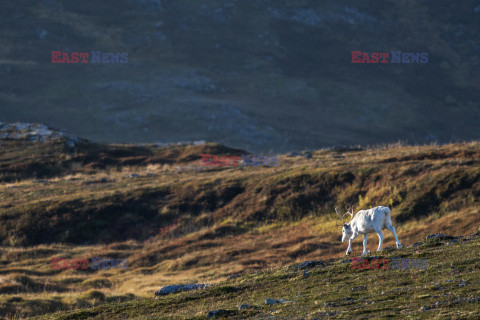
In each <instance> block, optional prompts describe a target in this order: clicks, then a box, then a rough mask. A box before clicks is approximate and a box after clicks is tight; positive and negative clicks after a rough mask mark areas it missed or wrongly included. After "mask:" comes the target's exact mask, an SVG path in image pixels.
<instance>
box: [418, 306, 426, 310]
mask: <svg viewBox="0 0 480 320" xmlns="http://www.w3.org/2000/svg"><path fill="white" fill-rule="evenodd" d="M427 310H428V308H427V307H426V306H422V307H421V308H420V311H427Z"/></svg>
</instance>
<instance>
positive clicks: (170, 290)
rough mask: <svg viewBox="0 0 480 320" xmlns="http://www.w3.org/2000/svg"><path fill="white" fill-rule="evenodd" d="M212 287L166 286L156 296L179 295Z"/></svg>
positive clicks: (190, 285)
mask: <svg viewBox="0 0 480 320" xmlns="http://www.w3.org/2000/svg"><path fill="white" fill-rule="evenodd" d="M209 286H211V284H182V285H178V284H174V285H170V286H165V287H163V288H162V289H160V290H158V291H156V292H155V295H156V296H163V295H167V294H171V293H177V292H181V291H189V290H196V289H204V288H206V287H209Z"/></svg>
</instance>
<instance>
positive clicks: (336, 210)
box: [335, 207, 345, 227]
mask: <svg viewBox="0 0 480 320" xmlns="http://www.w3.org/2000/svg"><path fill="white" fill-rule="evenodd" d="M335 212H336V213H337V214H338V216H339V217H340V219H342V224H341V225H339V224H338V223H335V224H336V225H337V227H340V226H342V225H343V224H344V223H345V221H344V220H343V217H344V216H345V215H341V214H340V212H338V209H337V207H335Z"/></svg>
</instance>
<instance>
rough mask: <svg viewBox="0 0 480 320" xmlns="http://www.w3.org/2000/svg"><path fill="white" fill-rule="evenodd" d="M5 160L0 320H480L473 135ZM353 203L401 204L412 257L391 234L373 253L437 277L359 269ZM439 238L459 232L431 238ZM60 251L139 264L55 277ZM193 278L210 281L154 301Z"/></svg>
mask: <svg viewBox="0 0 480 320" xmlns="http://www.w3.org/2000/svg"><path fill="white" fill-rule="evenodd" d="M0 151H1V152H0V242H1V247H0V293H1V295H0V306H1V307H0V313H1V314H0V317H3V318H4V319H22V318H27V317H37V318H38V319H87V318H91V319H125V318H129V319H150V318H152V317H154V318H157V319H203V318H206V317H208V316H209V314H210V316H212V317H213V316H215V317H229V318H232V319H248V318H268V317H271V316H272V317H276V318H278V319H283V318H289V319H291V318H304V319H308V318H310V319H314V318H323V317H325V316H330V317H332V318H348V319H352V318H365V317H369V318H371V317H374V318H375V317H376V318H388V317H391V318H398V317H401V318H411V317H415V318H417V319H432V318H435V319H451V318H462V319H474V318H475V317H476V316H477V314H478V310H479V309H480V308H479V306H480V305H479V301H480V293H479V288H480V285H479V280H478V279H479V275H480V273H479V271H478V268H479V267H480V262H479V261H478V256H479V252H480V238H479V236H478V234H476V235H472V234H474V233H476V232H477V231H478V225H479V222H480V211H479V201H478V199H480V143H478V142H471V143H458V144H448V145H423V146H407V145H402V144H401V143H398V144H394V145H384V146H375V147H365V148H350V149H341V148H338V149H329V150H317V151H312V152H311V153H309V155H310V156H308V157H306V156H304V155H302V154H301V153H300V154H297V155H296V156H292V155H281V156H279V164H278V166H274V167H258V166H256V167H243V168H242V167H228V166H222V167H218V166H212V167H202V166H201V154H212V155H230V156H240V155H241V154H242V153H244V151H242V150H236V149H230V148H227V147H223V146H220V145H217V144H212V143H207V144H204V145H190V146H170V147H155V146H153V145H143V146H133V145H106V144H95V143H89V142H86V141H79V142H78V143H77V144H76V145H75V146H74V147H71V146H68V145H66V144H65V142H64V141H60V140H53V141H47V142H43V143H40V142H34V141H27V140H1V141H0ZM347 204H353V205H354V206H355V208H357V209H358V210H360V209H368V208H371V207H374V206H377V205H383V206H387V205H388V206H389V207H390V209H391V216H392V222H393V224H394V226H395V228H396V231H397V234H398V236H399V238H400V241H401V242H402V248H401V249H390V248H389V247H394V246H395V240H394V238H393V236H392V234H391V233H390V232H386V233H385V238H384V242H383V245H384V247H383V250H382V251H380V252H376V251H375V250H376V246H377V243H376V241H371V242H370V243H368V248H369V250H370V251H372V252H371V253H369V254H368V255H367V256H366V257H367V258H371V257H372V255H375V256H376V258H378V259H390V260H391V259H392V258H405V259H428V268H427V269H411V270H395V269H391V268H389V269H388V270H382V269H377V270H370V269H364V270H353V269H352V268H351V261H349V260H345V259H346V257H345V245H344V244H342V243H341V237H340V232H341V228H340V227H337V226H335V223H336V222H337V220H338V217H337V216H336V214H335V211H334V210H333V208H334V207H335V206H336V205H338V206H339V207H342V208H344V207H345V206H346V205H347ZM436 233H442V234H446V235H449V236H463V238H458V237H456V238H452V237H432V238H430V239H428V240H426V237H427V236H428V235H431V234H436ZM414 243H416V244H415V246H411V245H412V244H414ZM418 243H419V244H418ZM352 247H353V248H352V251H353V252H357V253H359V254H360V253H361V252H362V251H361V250H362V242H361V241H357V242H354V243H353V244H352ZM52 257H60V258H62V259H70V260H71V259H75V258H77V259H83V258H91V257H105V258H109V259H128V268H126V269H120V268H114V269H108V270H107V269H91V268H89V269H86V270H83V269H78V270H75V269H61V270H60V269H52V268H51V260H52ZM318 260H322V262H318ZM305 261H317V262H309V263H304V262H305ZM289 266H290V267H289ZM293 266H295V267H293ZM191 283H198V284H212V285H211V286H205V288H204V289H200V290H192V291H182V292H178V293H172V294H168V295H159V296H157V297H156V296H155V295H154V293H155V292H156V291H158V290H160V289H161V288H162V287H163V286H167V285H173V284H191ZM267 299H269V300H268V302H269V303H268V304H267V303H266V301H267ZM282 299H283V300H282ZM272 301H273V302H272ZM242 305H244V306H243V307H242V308H240V306H242ZM245 305H247V306H245Z"/></svg>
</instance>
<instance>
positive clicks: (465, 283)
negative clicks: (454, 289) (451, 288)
mask: <svg viewBox="0 0 480 320" xmlns="http://www.w3.org/2000/svg"><path fill="white" fill-rule="evenodd" d="M467 284H468V282H462V283H459V284H458V286H459V287H465V286H466V285H467Z"/></svg>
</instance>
